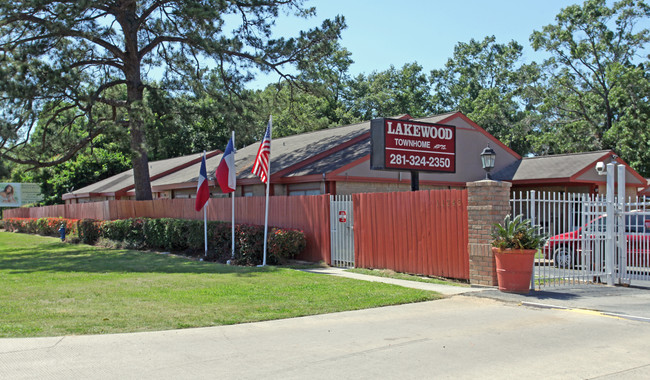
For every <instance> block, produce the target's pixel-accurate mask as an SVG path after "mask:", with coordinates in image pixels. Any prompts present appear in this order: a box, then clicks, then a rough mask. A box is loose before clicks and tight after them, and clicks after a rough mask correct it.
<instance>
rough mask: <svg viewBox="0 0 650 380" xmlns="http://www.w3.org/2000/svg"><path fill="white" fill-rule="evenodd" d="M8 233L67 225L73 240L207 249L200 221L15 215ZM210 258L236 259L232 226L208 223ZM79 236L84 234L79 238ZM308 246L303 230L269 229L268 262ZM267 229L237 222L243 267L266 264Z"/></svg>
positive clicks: (54, 230)
mask: <svg viewBox="0 0 650 380" xmlns="http://www.w3.org/2000/svg"><path fill="white" fill-rule="evenodd" d="M4 224H5V229H6V230H7V231H14V232H23V233H38V234H41V235H50V236H57V237H58V236H59V232H58V229H59V227H60V226H61V225H62V224H63V225H65V227H66V230H67V235H68V237H69V241H71V242H75V241H79V242H82V243H86V244H96V243H97V242H98V241H101V244H102V245H107V244H108V245H110V246H113V247H126V248H135V249H143V248H149V249H164V250H170V251H186V253H187V254H191V255H195V256H202V255H203V252H204V244H205V243H204V230H203V229H204V226H203V221H200V220H183V219H170V218H162V219H148V218H138V219H123V220H113V221H97V220H93V219H83V220H76V219H62V218H41V219H29V218H9V219H5V220H4ZM207 229H208V248H209V255H208V259H210V260H214V261H220V262H224V261H226V260H229V259H230V258H231V246H230V245H231V225H230V223H224V222H212V221H211V222H208V226H207ZM77 235H78V237H77ZM305 247H306V238H305V234H304V233H303V232H302V231H299V230H292V229H283V228H275V227H271V228H269V236H268V246H267V253H268V256H267V262H268V264H284V263H286V262H287V260H288V259H291V258H294V257H296V256H297V255H298V254H300V252H302V251H303V250H304V249H305ZM263 250H264V227H263V226H257V225H250V224H239V225H235V257H234V258H233V263H234V264H238V265H258V264H261V263H262V259H263V258H262V255H263Z"/></svg>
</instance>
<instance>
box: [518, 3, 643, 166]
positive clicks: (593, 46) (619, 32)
mask: <svg viewBox="0 0 650 380" xmlns="http://www.w3.org/2000/svg"><path fill="white" fill-rule="evenodd" d="M648 16H650V7H648V5H647V4H646V3H645V2H643V1H638V0H622V1H619V2H616V3H614V4H613V5H612V6H611V7H608V6H607V3H606V1H605V0H587V1H585V2H584V4H582V5H571V6H569V7H567V8H564V9H562V11H561V12H560V13H559V14H558V15H557V16H556V23H555V24H551V25H547V26H545V27H543V28H542V30H541V31H535V32H534V33H533V34H532V35H531V38H530V40H531V43H532V46H533V47H534V48H535V50H546V51H547V52H549V53H551V55H552V57H551V58H550V59H548V60H547V61H546V62H545V63H544V65H545V66H546V68H547V72H548V73H549V75H550V79H549V82H548V85H547V87H546V89H545V98H544V109H545V111H546V112H547V113H548V116H547V117H548V121H549V122H548V124H547V126H546V128H545V129H544V134H543V135H542V136H541V137H540V138H539V139H538V140H537V142H536V145H537V150H538V151H540V152H544V153H564V152H576V151H584V150H594V149H609V148H613V149H615V150H616V151H618V152H619V154H621V156H622V157H623V158H624V159H625V160H626V161H628V162H630V163H632V166H633V167H634V168H635V169H636V170H638V171H639V172H640V173H641V174H643V175H646V176H647V175H650V171H649V170H648V166H649V165H650V164H649V158H650V157H649V156H648V153H647V152H648V149H647V141H648V132H647V119H648V113H647V112H648V80H649V79H650V78H649V77H648V74H647V73H648V63H649V62H648V60H647V58H648V57H645V58H642V57H641V56H640V55H639V53H641V52H642V51H643V49H644V48H645V47H646V46H647V43H648V41H649V40H650V31H649V30H648V29H640V28H639V23H638V22H639V21H640V20H644V19H645V20H647V18H648ZM643 123H645V125H646V127H645V128H643V127H642V125H644V124H643ZM640 140H642V141H640Z"/></svg>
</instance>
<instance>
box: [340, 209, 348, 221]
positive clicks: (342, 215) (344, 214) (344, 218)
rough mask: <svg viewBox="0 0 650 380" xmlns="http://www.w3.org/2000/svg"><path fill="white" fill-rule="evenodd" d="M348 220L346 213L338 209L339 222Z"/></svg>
mask: <svg viewBox="0 0 650 380" xmlns="http://www.w3.org/2000/svg"><path fill="white" fill-rule="evenodd" d="M347 221H348V214H347V213H346V212H345V211H339V222H341V223H345V222H347Z"/></svg>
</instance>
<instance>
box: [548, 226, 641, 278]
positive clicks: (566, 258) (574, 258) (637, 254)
mask: <svg viewBox="0 0 650 380" xmlns="http://www.w3.org/2000/svg"><path fill="white" fill-rule="evenodd" d="M606 225H607V216H606V215H601V216H599V217H598V218H596V219H594V220H592V221H591V222H589V223H587V224H585V225H584V226H582V227H580V228H578V229H577V230H575V231H571V232H565V233H563V234H559V235H555V236H552V237H551V238H550V239H548V241H547V242H546V244H545V245H544V247H543V248H542V250H543V252H544V257H545V258H546V259H549V260H553V262H554V265H555V266H556V267H558V268H573V267H574V266H576V265H582V264H583V263H584V262H585V261H587V257H586V255H587V252H589V254H590V257H589V259H590V260H589V261H590V262H592V263H593V262H596V261H597V260H596V259H597V257H596V256H598V258H600V260H601V261H602V260H604V257H605V248H604V245H605V231H606ZM585 234H586V236H585ZM625 235H626V245H627V257H628V259H627V265H628V266H630V265H634V266H644V267H648V266H650V215H647V214H638V215H630V214H627V215H625ZM585 242H586V243H587V244H589V247H587V250H585V249H583V246H582V245H583V243H585ZM583 251H584V252H583Z"/></svg>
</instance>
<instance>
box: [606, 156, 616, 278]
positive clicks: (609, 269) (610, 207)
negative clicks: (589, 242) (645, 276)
mask: <svg viewBox="0 0 650 380" xmlns="http://www.w3.org/2000/svg"><path fill="white" fill-rule="evenodd" d="M615 167H616V164H611V163H610V164H607V208H606V209H607V217H606V224H605V272H606V275H607V285H610V286H613V285H614V276H613V275H614V252H615V251H616V245H615V244H616V242H615V241H614V237H615V235H614V228H615V227H614V226H615V223H614V186H615V178H614V177H615V176H616V172H615V171H614V168H615Z"/></svg>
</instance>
